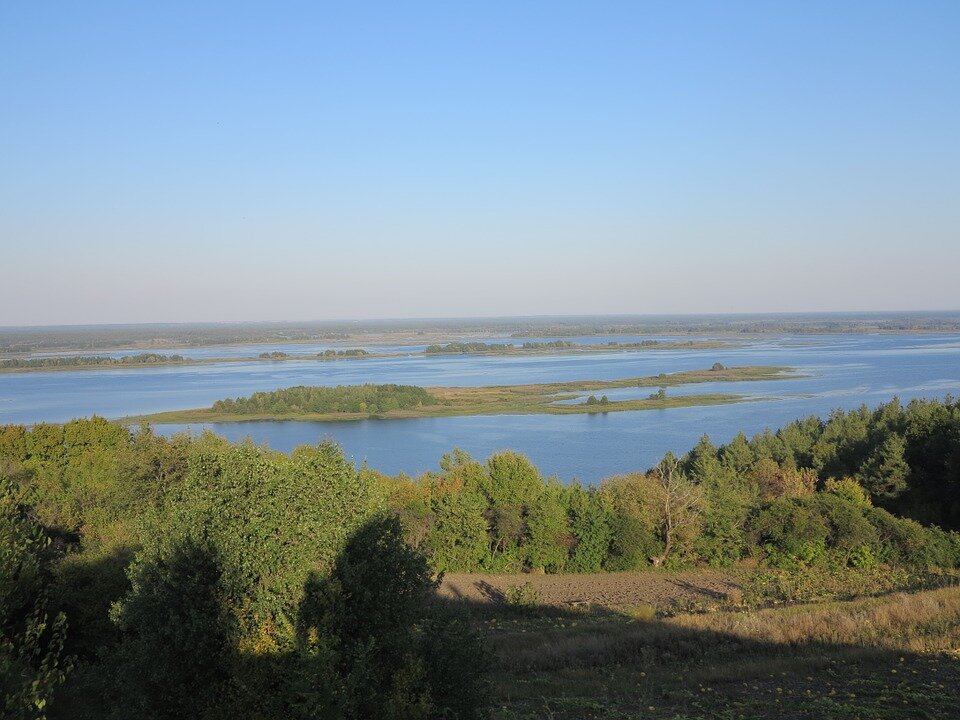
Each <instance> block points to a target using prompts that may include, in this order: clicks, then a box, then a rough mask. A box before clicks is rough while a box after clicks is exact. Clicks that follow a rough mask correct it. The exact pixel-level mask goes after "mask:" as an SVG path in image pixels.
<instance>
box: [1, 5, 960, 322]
mask: <svg viewBox="0 0 960 720" xmlns="http://www.w3.org/2000/svg"><path fill="white" fill-rule="evenodd" d="M957 68H960V4H958V3H954V2H937V1H934V0H931V1H930V2H922V3H916V4H911V5H909V6H908V5H903V4H900V3H885V2H880V3H877V2H869V3H868V2H851V3H844V4H842V5H840V6H837V5H836V4H835V3H827V2H815V3H803V4H802V5H801V4H797V5H785V4H777V5H769V4H764V3H753V2H736V3H724V4H714V3H707V2H694V3H689V4H683V5H682V6H681V5H656V6H654V5H642V4H634V3H618V2H606V3H591V4H590V5H582V6H578V5H575V4H557V3H538V2H534V3H525V4H522V5H517V4H511V3H494V4H491V3H483V4H481V3H464V4H457V5H455V6H451V5H449V4H445V3H430V2H423V3H413V4H405V5H404V6H402V7H400V6H395V5H392V4H387V3H354V4H350V5H349V6H341V7H337V6H323V5H313V4H307V3H299V2H288V3H280V4H271V5H270V6H269V8H264V9H260V8H257V7H255V6H247V5H237V4H232V3H231V4H226V3H224V4H217V3H210V4H203V5H202V6H196V5H195V4H192V3H182V2H172V3H166V4H163V5H153V6H134V5H129V4H124V3H116V2H92V3H85V4H82V5H74V6H69V5H68V6H61V7H57V8H56V9H53V8H50V7H47V6H44V5H42V4H37V3H28V2H10V3H5V4H4V5H3V6H2V8H0V92H2V93H3V94H2V97H3V100H4V106H5V110H4V113H2V114H0V157H3V162H2V163H0V326H21V327H22V326H37V325H64V324H69V325H77V324H80V325H88V324H128V323H135V324H143V323H184V322H271V321H283V320H280V319H281V318H321V319H323V318H329V319H339V320H341V321H342V320H345V319H357V320H366V319H384V318H404V319H415V318H424V317H437V316H443V317H504V316H532V315H550V316H555V315H569V314H578V315H597V314H611V313H615V314H620V315H632V314H645V315H649V314H665V313H666V314H698V313H780V312H814V313H815V312H838V311H839V312H870V311H883V312H890V310H889V308H890V307H895V308H899V309H900V310H901V311H921V312H929V311H930V310H929V309H930V308H960V283H958V282H957V281H956V268H957V267H960V203H958V202H957V198H958V197H960V133H958V128H960V81H958V79H957V77H958V76H957ZM288 321H289V320H288ZM296 322H303V321H296Z"/></svg>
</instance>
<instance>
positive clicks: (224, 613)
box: [0, 418, 484, 720]
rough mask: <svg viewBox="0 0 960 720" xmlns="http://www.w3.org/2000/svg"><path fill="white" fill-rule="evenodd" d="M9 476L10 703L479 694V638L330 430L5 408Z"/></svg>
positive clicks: (113, 710) (274, 701)
mask: <svg viewBox="0 0 960 720" xmlns="http://www.w3.org/2000/svg"><path fill="white" fill-rule="evenodd" d="M0 483H2V485H0V487H2V490H3V493H2V494H0V500H3V502H0V531H2V539H3V540H4V543H3V545H2V549H3V552H2V554H0V561H2V562H0V569H2V571H3V575H2V576H0V609H2V611H3V614H2V616H0V619H2V621H3V627H2V633H3V635H2V642H0V668H2V669H3V670H4V672H3V673H2V678H3V681H2V687H3V690H4V692H5V701H6V708H5V710H4V714H3V716H4V717H5V718H7V717H10V718H20V717H23V718H40V717H46V716H47V715H49V716H50V717H61V718H111V717H116V718H129V717H150V718H199V717H203V718H220V717H223V718H234V717H255V718H321V717H322V718H331V719H333V720H336V719H337V718H344V719H347V718H355V719H358V720H359V719H360V718H369V717H395V718H439V717H444V718H446V717H450V718H472V717H477V716H478V715H479V714H480V713H481V710H482V708H483V706H484V703H483V695H482V693H483V688H484V685H483V683H484V679H483V678H484V675H483V670H484V661H483V658H484V651H483V648H482V647H480V646H479V645H478V644H477V642H476V640H475V639H474V635H473V634H472V632H471V631H469V630H466V629H464V627H463V625H462V623H461V622H460V620H459V619H458V618H456V617H453V618H451V617H449V614H448V611H447V610H446V609H445V608H444V607H443V606H441V605H439V604H438V603H437V602H435V601H434V599H433V589H434V587H435V583H436V581H435V579H434V578H433V576H432V573H431V571H430V568H429V565H428V563H427V561H426V559H425V558H424V557H423V556H422V555H420V554H419V553H417V552H416V551H415V550H413V549H411V548H410V547H409V546H407V545H406V544H405V543H404V542H403V541H402V532H401V528H400V525H399V522H398V520H397V519H396V517H395V516H394V515H392V514H391V513H389V512H387V508H386V504H385V493H384V490H383V488H382V487H381V486H380V484H379V481H377V479H376V478H374V477H373V476H371V475H370V474H369V473H358V472H357V470H356V469H355V468H354V467H353V466H352V465H351V464H349V463H348V462H346V460H345V459H344V457H343V454H342V453H341V451H340V450H339V448H337V447H336V446H333V445H330V444H324V445H320V446H318V447H303V448H300V449H298V450H297V451H296V452H294V453H292V454H291V455H283V454H280V453H274V452H270V451H268V450H265V449H261V448H256V447H253V446H252V445H241V446H231V445H229V444H228V443H226V442H225V441H223V440H221V439H219V438H216V437H215V436H212V435H205V436H203V437H200V438H197V439H194V440H190V439H188V438H186V437H179V438H174V439H172V440H167V439H163V438H160V437H157V436H155V435H153V434H152V433H151V432H150V431H149V429H145V428H144V429H141V430H139V431H137V432H130V431H128V430H127V429H125V428H124V427H122V426H119V425H115V424H112V423H108V422H106V421H104V420H101V419H97V418H95V419H93V420H81V421H74V422H71V423H67V424H66V425H38V426H36V427H34V428H33V429H32V430H29V431H27V430H25V429H24V428H22V427H18V426H5V427H3V428H2V430H0ZM11 498H13V499H11ZM8 540H12V541H11V542H8ZM46 598H49V601H48V600H47V599H46ZM64 618H66V619H64ZM67 624H68V625H69V629H68V630H67V634H66V647H65V648H63V641H64V629H65V628H66V625H67ZM64 653H68V654H69V656H70V657H67V656H66V655H65V654H64ZM71 663H72V664H75V666H76V667H75V669H74V670H73V672H71V673H70V674H69V675H68V681H67V683H66V685H63V686H62V687H61V688H60V689H59V691H58V692H57V693H56V694H54V692H53V690H54V688H55V687H56V686H57V684H58V683H59V682H60V681H61V680H62V679H63V672H62V671H63V669H65V668H67V667H69V664H71Z"/></svg>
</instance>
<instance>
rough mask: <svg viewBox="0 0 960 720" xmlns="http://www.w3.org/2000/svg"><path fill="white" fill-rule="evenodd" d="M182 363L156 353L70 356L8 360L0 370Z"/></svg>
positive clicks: (0, 363) (180, 358)
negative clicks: (117, 355)
mask: <svg viewBox="0 0 960 720" xmlns="http://www.w3.org/2000/svg"><path fill="white" fill-rule="evenodd" d="M184 361H185V359H184V357H183V356H182V355H158V354H156V353H140V354H138V355H124V356H123V357H108V356H105V355H72V356H69V357H44V358H9V359H5V360H0V369H5V368H11V369H13V368H16V369H33V368H71V367H116V366H121V367H124V366H130V365H156V364H160V363H163V364H171V363H182V362H184Z"/></svg>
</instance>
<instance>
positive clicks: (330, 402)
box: [213, 384, 437, 415]
mask: <svg viewBox="0 0 960 720" xmlns="http://www.w3.org/2000/svg"><path fill="white" fill-rule="evenodd" d="M436 403H437V399H436V398H435V397H433V396H432V395H430V393H428V392H427V391H426V390H424V389H423V388H421V387H417V386H415V385H369V384H368V385H337V386H336V387H305V386H303V385H299V386H297V387H292V388H286V389H284V390H276V391H274V392H258V393H254V394H253V395H251V396H250V397H246V398H237V399H236V400H218V401H217V402H215V403H214V404H213V410H214V411H216V412H219V413H225V414H230V415H284V414H288V413H369V414H371V415H376V414H379V413H386V412H390V411H391V410H405V409H408V408H416V407H421V406H423V405H435V404H436Z"/></svg>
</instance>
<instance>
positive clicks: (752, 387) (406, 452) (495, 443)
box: [0, 335, 960, 482]
mask: <svg viewBox="0 0 960 720" xmlns="http://www.w3.org/2000/svg"><path fill="white" fill-rule="evenodd" d="M567 339H575V340H576V338H567ZM609 339H612V340H619V341H621V342H630V341H632V340H633V339H632V338H609ZM607 340H608V338H582V339H580V340H579V341H580V342H584V343H587V342H599V341H603V342H606V341H607ZM514 342H518V343H519V342H522V341H514ZM354 346H355V345H354ZM325 347H329V346H311V347H309V348H308V347H305V346H289V347H279V348H278V347H277V346H270V347H265V346H250V347H233V348H230V349H229V350H230V355H232V356H234V357H242V356H244V355H256V354H258V353H260V352H264V351H268V350H274V349H283V350H285V351H287V352H290V354H306V353H308V352H309V353H315V352H318V351H319V350H321V349H323V348H325ZM340 347H343V346H340ZM422 347H423V346H414V345H411V346H402V347H401V346H392V347H391V348H390V351H410V352H414V351H416V350H417V349H418V348H421V349H422ZM370 349H375V348H373V347H370ZM224 350H225V349H224V348H205V349H204V350H203V351H202V352H203V356H205V357H223V356H226V355H227V353H226V352H224ZM159 352H164V351H159ZM169 352H180V353H181V354H183V355H187V356H195V357H199V356H200V352H199V351H193V350H182V351H169ZM718 361H719V362H722V363H724V364H725V365H787V366H792V367H795V368H797V369H799V370H801V371H802V372H804V373H806V374H807V375H808V377H804V378H801V379H789V380H782V381H779V380H778V381H772V382H755V383H709V384H705V385H698V386H689V387H686V388H670V389H669V390H668V394H671V395H679V394H690V393H694V394H695V393H704V392H731V393H738V394H747V395H750V396H751V397H754V398H756V402H750V403H744V404H739V405H728V406H715V407H700V408H676V409H671V410H663V411H646V412H633V413H609V414H607V415H599V414H598V415H574V416H556V415H548V416H542V415H536V416H529V415H528V416H498V417H461V418H425V419H415V420H371V421H362V422H341V423H305V422H283V423H269V422H267V423H264V422H251V423H236V424H232V423H225V424H216V423H215V424H211V425H210V427H211V428H212V429H214V430H215V431H216V432H218V433H221V434H223V435H225V436H226V437H228V438H230V439H240V438H243V437H245V436H250V437H251V438H253V440H254V441H256V442H266V443H268V444H269V445H270V446H272V447H274V448H276V449H278V450H289V449H291V448H292V447H294V446H296V445H298V444H301V443H315V442H317V441H318V440H319V439H321V438H327V437H329V438H333V439H335V440H337V441H338V442H340V443H341V444H342V445H343V447H344V448H345V450H346V451H347V453H348V454H349V455H350V456H352V457H353V458H354V459H355V460H356V461H357V462H362V461H367V462H368V463H369V464H370V465H371V466H373V467H376V468H378V469H381V470H383V471H385V472H391V473H394V472H400V471H405V472H408V473H411V474H413V473H417V472H420V471H422V470H427V469H431V468H435V467H437V461H438V459H439V457H440V456H441V455H442V454H443V453H444V452H447V451H449V450H450V449H451V448H453V447H461V448H464V449H466V450H468V451H469V452H471V453H473V454H474V455H476V456H478V457H485V456H486V455H488V454H489V453H491V452H493V451H495V450H499V449H503V448H513V449H516V450H520V451H522V452H524V453H526V454H527V455H528V456H530V458H531V459H532V460H533V461H534V462H536V463H537V464H538V465H539V466H540V467H541V469H542V470H543V471H544V472H546V473H548V474H556V475H558V476H559V477H560V478H562V479H564V480H569V479H571V478H573V477H576V478H579V479H581V480H584V481H588V482H593V481H596V480H598V479H599V478H601V477H604V476H607V475H611V474H615V473H618V472H625V471H629V470H636V469H643V468H646V467H649V466H650V465H652V464H653V463H655V462H656V461H657V459H659V457H660V456H662V454H663V453H664V452H666V451H667V450H673V451H675V452H682V451H685V450H687V449H689V448H690V447H691V446H692V445H693V444H694V443H695V442H696V441H697V438H699V436H700V435H702V434H703V433H705V432H706V433H709V435H710V436H711V437H712V438H713V439H714V441H716V442H725V441H727V440H729V439H730V438H732V437H733V435H735V434H736V433H737V432H738V431H739V430H744V431H745V432H747V433H748V434H752V433H754V432H758V431H760V430H762V429H764V428H765V427H773V428H775V427H777V426H779V425H781V424H783V423H785V422H789V421H790V420H793V419H795V418H797V417H801V416H805V415H810V414H818V415H826V414H828V413H829V412H830V411H831V410H833V409H834V408H845V409H848V408H853V407H856V406H858V405H860V404H861V403H867V404H868V405H876V404H878V403H880V402H884V401H887V400H889V399H890V398H891V397H893V396H894V395H899V396H900V398H901V399H902V400H905V401H906V400H909V399H912V398H917V397H928V398H934V397H936V398H942V397H944V396H945V395H948V394H952V395H960V336H953V335H951V336H944V335H937V336H929V335H926V336H815V337H811V336H803V337H769V336H764V337H762V338H759V339H755V340H752V341H751V343H750V344H749V345H747V346H744V347H737V348H730V349H724V350H694V351H641V352H610V353H596V354H589V355H560V356H553V357H550V356H527V357H496V356H492V357H471V356H445V357H424V356H422V355H421V356H403V357H394V358H382V359H366V360H342V361H336V362H316V361H310V360H304V361H286V362H277V363H270V362H232V363H223V364H212V365H205V366H197V367H179V368H178V367H168V368H155V369H124V370H107V371H77V372H55V373H25V374H3V375H0V423H3V422H18V423H28V424H29V423H35V422H42V421H48V422H60V421H64V420H69V419H70V418H73V417H82V416H88V415H91V414H94V413H97V414H100V415H104V416H106V417H120V416H124V415H132V414H139V413H151V412H158V411H162V410H175V409H181V408H190V407H203V406H208V405H210V404H211V403H212V402H213V401H214V400H218V399H220V398H225V397H237V396H241V395H248V394H250V393H252V392H255V391H257V390H274V389H278V388H283V387H290V386H292V385H337V384H354V383H363V382H375V383H384V382H394V383H406V384H414V385H474V386H475V385H492V384H513V383H531V382H552V381H563V380H580V379H586V378H598V379H614V378H621V377H632V376H643V375H656V374H657V373H660V372H675V371H678V370H689V369H696V368H703V367H709V366H710V365H712V364H713V363H714V362H718ZM650 392H651V390H650V389H647V388H644V389H642V390H634V389H631V388H625V389H622V390H614V391H607V393H606V394H607V395H608V396H609V397H610V398H611V399H626V398H629V397H637V396H640V397H642V396H644V395H647V394H649V393H650ZM201 427H202V426H199V425H195V426H193V428H192V429H193V430H195V431H197V430H199V429H201ZM183 429H185V427H184V426H174V425H165V426H158V430H159V431H160V432H164V433H172V432H176V431H179V430H183Z"/></svg>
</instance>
